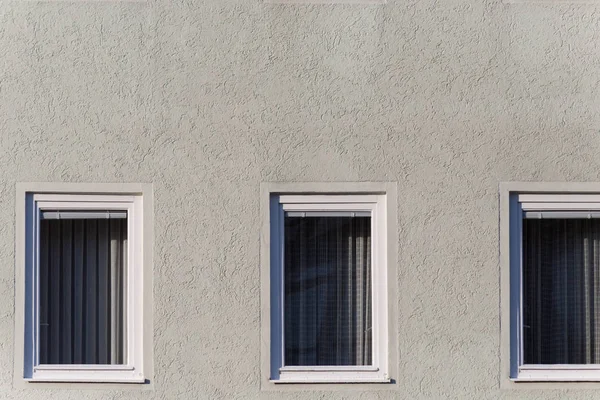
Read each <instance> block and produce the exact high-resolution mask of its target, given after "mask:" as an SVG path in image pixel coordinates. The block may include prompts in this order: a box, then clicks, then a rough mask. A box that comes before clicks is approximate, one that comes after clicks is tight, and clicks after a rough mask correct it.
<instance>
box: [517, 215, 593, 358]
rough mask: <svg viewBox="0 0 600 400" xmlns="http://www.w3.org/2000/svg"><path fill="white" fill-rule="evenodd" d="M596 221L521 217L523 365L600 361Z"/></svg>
mask: <svg viewBox="0 0 600 400" xmlns="http://www.w3.org/2000/svg"><path fill="white" fill-rule="evenodd" d="M599 244H600V220H597V219H525V220H523V340H524V352H525V354H524V358H525V359H524V362H525V363H526V364H598V363H600V315H599V312H600V293H599V289H600V247H599Z"/></svg>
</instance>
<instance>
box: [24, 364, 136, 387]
mask: <svg viewBox="0 0 600 400" xmlns="http://www.w3.org/2000/svg"><path fill="white" fill-rule="evenodd" d="M25 381H26V382H32V383H35V382H65V383H66V382H77V383H145V382H146V379H145V378H144V376H143V374H142V373H141V372H139V371H136V370H135V369H134V368H133V367H132V366H128V365H39V366H37V367H35V368H34V373H33V377H31V378H26V379H25Z"/></svg>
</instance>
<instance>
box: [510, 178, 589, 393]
mask: <svg viewBox="0 0 600 400" xmlns="http://www.w3.org/2000/svg"><path fill="white" fill-rule="evenodd" d="M599 217H600V184H594V183H571V184H570V183H526V182H516V183H503V184H501V185H500V258H501V259H500V262H501V292H500V293H501V299H500V300H501V328H502V335H501V336H502V340H501V370H502V373H503V375H504V377H503V379H502V380H501V383H502V387H504V388H513V389H514V388H532V387H533V386H531V385H536V386H535V387H540V386H539V385H546V386H548V385H550V384H551V385H553V386H548V387H554V388H560V387H572V386H565V385H574V384H575V385H578V386H577V387H585V388H598V387H599V386H598V383H600V364H526V363H525V362H524V358H525V356H524V354H525V353H524V339H523V338H524V333H523V329H524V322H523V319H524V313H523V302H524V288H523V285H524V284H523V223H524V222H523V221H524V219H532V218H535V219H545V218H559V219H570V218H576V219H588V218H599ZM556 385H562V386H556Z"/></svg>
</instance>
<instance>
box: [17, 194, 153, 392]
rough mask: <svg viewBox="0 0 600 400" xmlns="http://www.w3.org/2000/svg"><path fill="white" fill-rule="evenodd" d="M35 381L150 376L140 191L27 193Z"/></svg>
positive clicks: (31, 377)
mask: <svg viewBox="0 0 600 400" xmlns="http://www.w3.org/2000/svg"><path fill="white" fill-rule="evenodd" d="M26 221H28V223H27V227H26V232H25V233H26V237H27V240H26V247H25V252H26V254H25V260H26V290H25V296H26V301H25V308H26V309H25V341H24V345H25V349H24V352H25V361H24V371H23V377H24V378H25V380H27V381H30V382H124V383H125V382H126V383H136V382H137V383H142V382H145V377H144V371H143V350H142V349H143V335H142V324H143V303H142V297H143V284H142V282H143V256H142V254H143V251H142V249H143V247H142V221H143V215H142V198H141V196H114V195H112V196H105V195H69V194H34V193H30V194H27V209H26Z"/></svg>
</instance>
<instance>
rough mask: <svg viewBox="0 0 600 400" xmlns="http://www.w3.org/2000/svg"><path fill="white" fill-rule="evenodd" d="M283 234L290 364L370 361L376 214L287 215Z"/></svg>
mask: <svg viewBox="0 0 600 400" xmlns="http://www.w3.org/2000/svg"><path fill="white" fill-rule="evenodd" d="M284 237H285V239H284V257H285V260H284V279H285V282H284V285H285V288H284V291H285V296H284V332H285V333H284V342H285V346H284V347H285V355H284V357H285V360H284V363H285V365H289V366H339V365H371V364H372V329H371V324H372V322H371V320H372V316H371V218H370V217H290V216H286V218H285V230H284Z"/></svg>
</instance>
